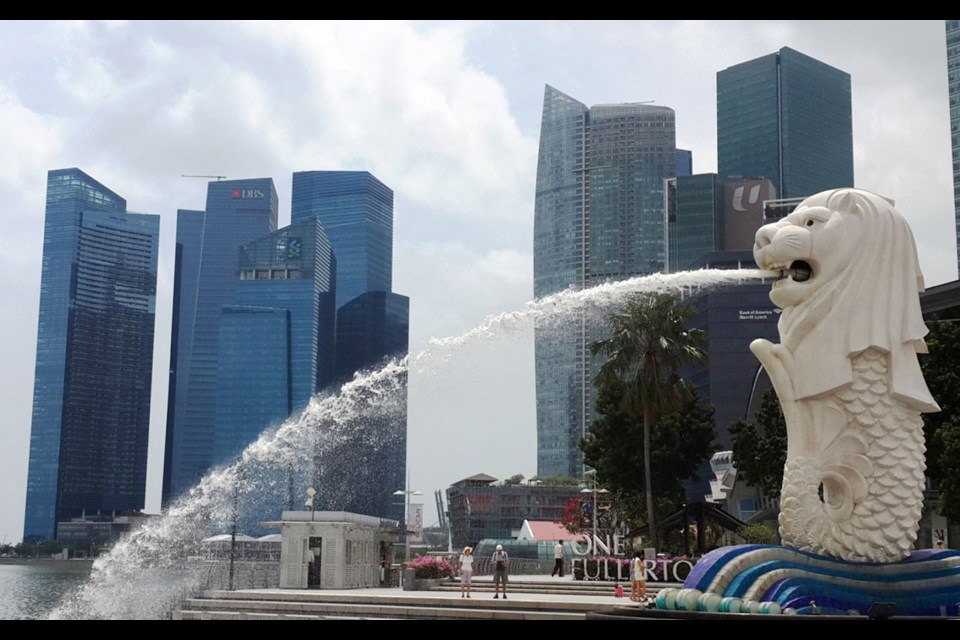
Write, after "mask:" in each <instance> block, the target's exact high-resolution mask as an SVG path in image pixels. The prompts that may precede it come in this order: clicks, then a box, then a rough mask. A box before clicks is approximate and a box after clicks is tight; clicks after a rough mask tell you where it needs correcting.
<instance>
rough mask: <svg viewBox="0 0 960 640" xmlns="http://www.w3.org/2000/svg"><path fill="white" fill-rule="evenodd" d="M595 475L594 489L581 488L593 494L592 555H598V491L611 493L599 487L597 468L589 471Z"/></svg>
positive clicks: (591, 507)
mask: <svg viewBox="0 0 960 640" xmlns="http://www.w3.org/2000/svg"><path fill="white" fill-rule="evenodd" d="M587 473H590V474H592V475H593V489H581V490H580V493H581V494H591V493H592V494H593V503H592V504H591V505H590V510H591V511H592V512H593V540H591V541H590V555H591V556H593V557H596V556H597V494H598V493H609V491H607V490H606V489H600V488H598V487H597V471H596V469H594V470H591V471H588V472H587Z"/></svg>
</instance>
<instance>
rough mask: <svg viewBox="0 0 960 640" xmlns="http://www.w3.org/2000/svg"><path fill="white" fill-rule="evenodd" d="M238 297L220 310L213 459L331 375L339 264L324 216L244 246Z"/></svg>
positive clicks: (223, 458) (296, 407) (231, 454)
mask: <svg viewBox="0 0 960 640" xmlns="http://www.w3.org/2000/svg"><path fill="white" fill-rule="evenodd" d="M238 279H239V282H238V283H237V303H236V304H235V305H230V306H225V307H223V309H222V315H221V320H220V368H219V372H218V385H217V414H216V423H215V428H214V431H215V434H214V463H215V464H219V463H223V462H230V461H231V460H232V459H234V458H235V457H236V456H237V455H238V454H239V453H240V452H241V451H243V449H244V448H245V447H246V446H247V445H248V444H250V443H251V442H253V441H254V440H256V439H257V437H258V436H259V435H260V433H261V432H263V431H264V429H265V428H267V427H269V426H271V425H276V424H279V423H280V422H282V421H283V420H284V419H286V418H287V416H289V415H290V414H291V413H294V412H298V411H300V410H302V409H303V408H304V407H306V406H307V403H308V402H309V401H310V398H311V397H313V394H314V393H316V391H317V389H319V388H322V387H325V386H326V385H327V384H329V383H330V382H331V380H332V379H333V364H334V317H335V316H334V307H333V305H334V297H335V291H334V266H333V254H332V252H331V250H330V243H329V242H328V241H327V237H326V235H325V234H324V232H323V227H322V226H321V225H320V221H319V220H317V219H316V218H311V219H309V220H305V221H303V222H298V223H294V224H292V225H290V226H288V227H285V228H283V229H280V230H279V231H275V232H274V233H271V234H269V235H267V236H264V237H262V238H259V239H257V240H253V241H251V242H247V243H246V244H244V245H242V246H241V247H240V251H239V270H238Z"/></svg>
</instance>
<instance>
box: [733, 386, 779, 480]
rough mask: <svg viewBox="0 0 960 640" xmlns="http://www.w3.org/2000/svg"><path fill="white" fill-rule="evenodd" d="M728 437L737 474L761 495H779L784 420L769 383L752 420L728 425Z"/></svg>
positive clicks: (775, 394) (775, 395) (775, 393)
mask: <svg viewBox="0 0 960 640" xmlns="http://www.w3.org/2000/svg"><path fill="white" fill-rule="evenodd" d="M730 439H731V441H732V443H733V447H732V449H733V466H734V467H736V469H737V475H738V476H740V477H742V478H743V479H744V480H745V481H746V483H747V484H749V485H750V486H752V487H756V488H757V489H758V490H759V491H760V492H761V493H762V494H763V495H764V496H766V497H768V498H771V499H776V498H779V497H780V487H781V485H782V484H783V466H784V465H785V464H786V462H787V423H786V421H785V420H784V419H783V410H782V409H781V408H780V400H779V399H778V398H777V392H776V391H774V390H773V388H772V387H771V388H770V389H767V390H766V392H764V394H763V397H762V399H761V401H760V408H759V409H758V410H757V413H756V415H755V416H754V422H745V421H743V420H738V421H737V422H735V423H733V424H732V425H730Z"/></svg>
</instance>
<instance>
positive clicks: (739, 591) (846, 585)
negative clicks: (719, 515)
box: [656, 545, 960, 616]
mask: <svg viewBox="0 0 960 640" xmlns="http://www.w3.org/2000/svg"><path fill="white" fill-rule="evenodd" d="M879 603H882V604H885V605H892V607H890V608H892V610H893V612H894V615H895V616H957V615H960V609H958V603H960V552H958V551H954V550H950V549H946V550H934V549H923V550H919V551H914V552H912V553H911V554H910V555H909V556H908V557H907V558H906V559H904V560H901V561H899V562H886V563H861V562H847V561H844V560H838V559H836V558H829V557H826V556H820V555H816V554H813V553H809V552H805V551H798V550H796V549H791V548H789V547H782V546H776V545H736V546H731V547H723V548H721V549H716V550H715V551H711V552H710V553H708V554H707V555H705V556H703V558H701V559H700V561H699V562H697V564H696V565H695V566H694V568H693V570H692V571H691V572H690V575H689V576H687V579H686V580H685V581H684V583H683V588H682V589H663V590H661V591H660V592H659V593H658V594H657V598H656V605H657V608H658V609H676V610H685V611H710V612H724V613H766V614H801V615H802V614H811V613H822V614H838V613H840V614H844V613H849V614H856V615H867V614H868V612H869V611H870V608H871V607H872V606H873V605H875V604H879Z"/></svg>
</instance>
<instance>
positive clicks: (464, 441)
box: [0, 20, 957, 542]
mask: <svg viewBox="0 0 960 640" xmlns="http://www.w3.org/2000/svg"><path fill="white" fill-rule="evenodd" d="M783 46H789V47H792V48H794V49H797V50H799V51H801V52H803V53H806V54H808V55H811V56H813V57H815V58H817V59H819V60H821V61H823V62H826V63H828V64H830V65H833V66H835V67H838V68H840V69H842V70H844V71H846V72H848V73H850V74H851V76H852V82H853V123H854V135H853V139H854V160H855V179H856V185H855V186H858V187H861V188H864V189H869V190H871V191H876V192H878V193H881V194H883V195H886V196H889V197H893V198H895V199H896V200H897V202H898V206H899V208H900V210H901V212H903V214H904V215H905V216H906V217H907V219H908V221H909V222H910V224H911V226H912V227H913V230H914V234H915V236H916V239H917V243H918V247H919V252H920V259H921V264H922V267H923V270H924V274H925V276H926V280H927V284H928V286H930V285H936V284H941V283H944V282H947V281H950V280H954V279H956V277H957V268H956V264H957V254H956V242H955V232H954V216H953V190H952V182H951V157H950V126H949V111H948V100H947V75H946V46H945V36H944V25H943V21H863V20H859V21H852V22H845V21H829V22H826V21H735V22H734V21H730V22H726V21H712V20H710V21H610V22H605V21H602V22H569V21H556V22H534V21H510V22H496V21H492V22H486V21H476V22H474V21H471V22H398V21H391V22H380V23H377V22H360V23H357V22H247V23H243V22H225V21H216V22H95V23H81V22H63V23H61V22H42V21H40V22H38V21H32V22H17V21H4V22H0V202H3V203H4V210H5V212H6V213H5V215H4V224H3V226H2V227H0V325H2V327H3V330H2V331H0V362H2V363H3V366H2V367H0V406H2V407H3V412H2V416H0V434H2V446H0V541H3V540H5V541H7V542H15V541H18V540H19V539H20V538H21V536H22V527H23V509H24V497H25V492H26V475H27V458H28V449H29V433H30V414H31V399H32V393H33V368H34V360H35V345H36V333H37V310H38V304H39V288H40V264H41V254H42V244H43V216H44V195H45V185H46V174H47V171H48V170H49V169H56V168H65V167H79V168H81V169H83V170H84V171H86V172H87V173H89V174H90V175H91V176H93V177H94V178H96V179H97V180H99V181H100V182H102V183H103V184H105V185H106V186H108V187H109V188H111V189H113V190H114V191H116V192H117V193H119V194H120V195H121V196H123V197H125V198H126V200H127V204H128V209H129V210H131V211H138V212H144V213H155V214H160V216H161V221H162V222H161V225H162V226H161V239H160V252H161V253H160V274H159V282H158V294H157V340H156V345H155V355H154V385H153V397H154V402H153V411H152V421H151V450H152V452H153V453H151V458H150V466H149V469H148V496H147V508H148V510H153V511H155V510H157V509H158V508H159V485H160V477H161V468H162V459H161V456H162V448H163V447H162V443H163V424H164V420H165V416H166V397H167V385H166V380H167V378H166V370H167V367H168V363H169V335H170V326H171V280H172V275H173V253H174V252H173V249H174V238H175V220H176V210H177V209H178V208H193V209H199V208H202V207H203V205H204V197H205V193H206V182H205V180H203V179H196V178H184V177H182V176H183V175H184V174H187V175H191V174H205V175H224V176H228V177H229V178H231V179H234V178H257V177H272V178H273V179H274V181H275V183H276V186H277V189H278V191H279V195H280V207H281V208H280V223H281V225H284V224H286V223H287V222H289V216H290V185H291V180H292V177H291V176H292V173H293V172H294V171H304V170H367V171H370V172H371V173H373V174H374V175H376V176H377V177H378V178H379V179H380V180H382V181H383V182H384V183H386V184H387V185H388V186H390V187H391V188H392V189H393V190H394V193H395V221H394V291H397V292H398V293H402V294H405V295H409V296H410V300H411V302H410V347H411V352H412V353H417V352H419V351H420V350H422V349H424V348H425V347H426V346H427V344H428V342H429V340H430V338H431V337H447V336H456V335H459V334H461V333H463V332H465V331H468V330H469V329H471V328H472V327H474V326H476V325H477V324H480V323H481V322H483V320H484V319H485V318H486V317H487V316H489V315H491V314H496V313H500V312H504V311H510V310H514V309H518V308H521V307H522V306H523V304H524V303H525V302H526V301H528V300H529V299H530V298H531V297H532V292H533V281H532V276H533V259H532V242H533V240H532V236H533V196H534V178H535V173H536V159H537V155H536V154H537V139H538V135H539V129H540V112H541V107H542V98H543V89H544V85H545V84H550V85H552V86H554V87H556V88H557V89H559V90H561V91H563V92H565V93H568V94H569V95H571V96H573V97H575V98H577V99H578V100H580V101H581V102H584V103H585V104H587V105H593V104H601V103H618V102H639V101H648V100H652V101H655V102H656V104H660V105H666V106H669V107H672V108H673V109H675V111H676V119H677V145H678V146H679V147H681V148H686V149H691V150H692V151H693V161H694V171H695V172H697V173H701V172H711V171H715V170H716V72H717V71H719V70H721V69H724V68H726V67H728V66H730V65H733V64H736V63H739V62H743V61H745V60H749V59H752V58H755V57H758V56H761V55H766V54H769V53H772V52H774V51H776V50H777V49H779V48H780V47H783ZM452 355H453V357H450V358H448V359H447V361H446V362H445V363H444V364H442V365H441V364H437V366H436V367H435V370H436V371H437V372H439V373H441V375H433V374H431V375H423V376H419V377H418V376H416V375H412V376H411V382H410V424H409V467H410V476H411V480H410V487H411V489H415V490H419V491H422V492H423V493H424V494H425V495H424V498H425V502H426V503H427V506H426V515H425V520H426V523H427V524H430V523H432V522H435V521H436V515H435V509H434V507H433V497H432V496H433V492H434V491H435V490H437V489H444V488H446V487H447V486H448V485H449V484H450V483H452V482H455V481H457V480H459V479H462V478H464V477H466V476H468V475H472V474H475V473H480V472H483V473H488V474H491V475H493V476H496V477H505V476H509V475H512V474H514V473H522V474H524V475H525V476H527V477H530V476H533V475H534V474H535V473H536V433H535V417H534V415H535V414H534V384H533V379H534V378H533V348H532V331H530V330H529V328H523V327H521V328H520V329H518V330H516V331H513V332H511V333H509V334H507V335H504V336H502V337H496V336H495V337H492V338H490V339H488V340H486V341H483V342H482V343H474V344H472V345H470V346H467V347H464V348H463V349H462V350H461V351H458V352H457V353H455V354H452Z"/></svg>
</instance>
